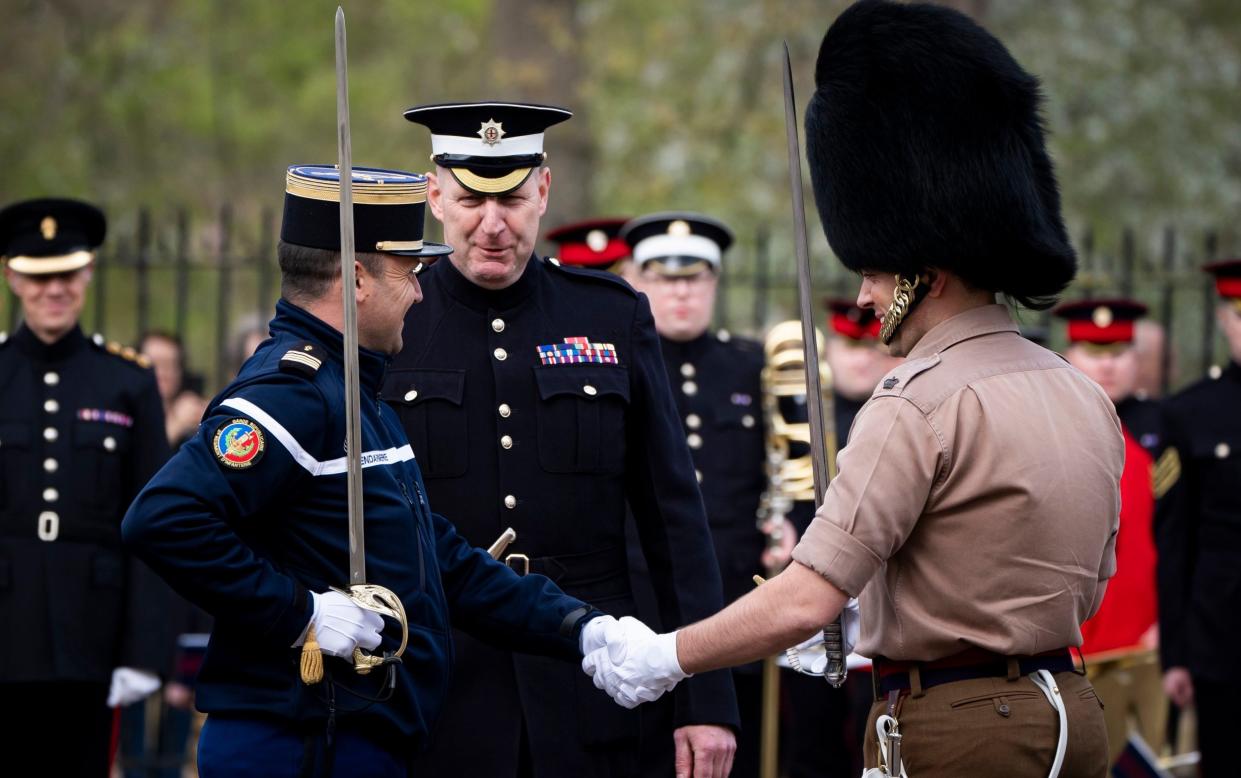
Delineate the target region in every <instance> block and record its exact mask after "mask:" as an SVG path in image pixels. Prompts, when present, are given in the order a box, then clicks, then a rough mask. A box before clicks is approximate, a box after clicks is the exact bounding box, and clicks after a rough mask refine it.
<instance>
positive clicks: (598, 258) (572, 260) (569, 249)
mask: <svg viewBox="0 0 1241 778" xmlns="http://www.w3.org/2000/svg"><path fill="white" fill-rule="evenodd" d="M627 256H629V244H628V243H626V242H625V241H623V240H621V239H620V238H612V239H610V240H608V245H607V246H605V247H604V249H603V251H595V250H594V249H592V248H591V247H590V246H588V245H586V244H585V243H562V244H561V245H560V261H561V262H564V263H565V264H567V265H610V264H612V263H613V262H616V261H617V260H620V259H624V258H625V257H627Z"/></svg>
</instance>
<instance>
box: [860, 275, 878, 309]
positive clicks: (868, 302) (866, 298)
mask: <svg viewBox="0 0 1241 778" xmlns="http://www.w3.org/2000/svg"><path fill="white" fill-rule="evenodd" d="M855 302H856V303H857V307H859V308H871V307H873V306H874V304H875V301H874V299H873V298H872V297H871V296H870V285H869V284H867V283H866V282H865V281H863V282H862V283H861V284H859V285H858V289H857V300H856V301H855Z"/></svg>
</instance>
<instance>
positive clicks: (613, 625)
mask: <svg viewBox="0 0 1241 778" xmlns="http://www.w3.org/2000/svg"><path fill="white" fill-rule="evenodd" d="M617 629H619V622H618V621H617V620H616V619H614V618H612V617H611V616H596V617H595V618H593V619H591V620H590V621H588V622H586V624H585V626H583V627H582V632H581V634H580V635H578V647H579V648H580V649H581V651H582V656H586V655H587V654H589V653H590V652H592V651H597V650H599V649H601V648H603V647H604V646H605V645H607V643H608V636H609V635H611V636H612V639H613V640H616V639H618V638H619V633H617V632H616V630H617Z"/></svg>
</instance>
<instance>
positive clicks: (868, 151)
mask: <svg viewBox="0 0 1241 778" xmlns="http://www.w3.org/2000/svg"><path fill="white" fill-rule="evenodd" d="M1040 101H1041V95H1040V91H1039V84H1038V80H1037V79H1036V78H1035V77H1034V76H1032V75H1030V74H1029V73H1027V72H1026V71H1025V70H1023V69H1022V68H1021V66H1020V65H1018V64H1017V62H1016V61H1015V60H1014V59H1013V57H1012V55H1010V54H1009V53H1008V50H1007V49H1005V48H1004V45H1003V44H1002V43H1000V42H999V41H998V40H997V39H996V38H995V37H994V36H993V35H991V34H990V33H989V32H987V31H986V30H984V29H983V28H982V27H980V26H979V25H978V24H976V23H975V22H974V21H972V20H971V19H970V18H968V17H967V16H965V15H964V14H962V13H959V12H957V11H953V10H951V9H948V8H943V7H941V6H935V5H929V4H909V5H906V4H898V3H894V2H888V0H860V2H857V3H855V4H854V5H852V6H850V7H849V8H848V9H847V10H846V11H845V12H844V13H842V14H841V15H840V17H839V18H837V19H836V21H835V23H833V24H832V26H831V27H830V28H829V29H828V31H827V35H825V36H824V38H823V44H822V46H821V47H820V49H819V59H818V62H817V63H816V65H815V93H814V96H813V97H812V98H811V100H810V104H809V106H808V107H807V109H806V149H807V156H808V158H809V163H810V177H811V180H812V182H813V183H814V196H815V202H816V204H817V205H818V208H819V217H820V219H822V221H823V230H824V232H826V234H827V239H828V242H829V243H830V244H831V246H832V250H833V251H834V252H835V253H836V255H837V256H838V257H840V259H841V261H842V262H843V263H844V264H845V266H846V267H848V268H849V269H851V270H855V271H857V270H861V269H864V268H865V269H868V270H875V271H880V272H895V273H901V274H902V275H905V276H906V277H909V276H912V275H914V274H916V273H919V272H921V271H923V270H924V269H926V268H929V267H939V268H944V269H945V270H949V271H951V272H953V273H955V274H957V275H959V276H960V277H961V278H963V279H964V280H965V281H966V282H967V283H969V284H971V285H973V286H976V287H980V288H983V289H989V290H992V291H996V292H1002V293H1004V294H1006V295H1008V296H1009V297H1011V298H1013V299H1015V300H1017V301H1018V302H1020V303H1022V304H1023V305H1026V306H1029V307H1036V308H1046V307H1049V306H1050V305H1051V304H1052V303H1053V302H1054V300H1055V296H1056V295H1057V294H1059V293H1060V292H1061V291H1062V290H1063V289H1064V288H1065V286H1067V285H1068V283H1069V282H1070V281H1072V280H1073V276H1074V274H1075V273H1076V271H1077V259H1076V256H1075V255H1074V252H1073V248H1072V246H1071V245H1070V244H1069V239H1068V235H1067V234H1066V232H1065V229H1064V221H1063V219H1062V218H1061V215H1060V193H1059V190H1058V187H1057V184H1056V176H1055V172H1054V170H1053V169H1052V163H1051V159H1050V158H1049V157H1048V156H1047V150H1046V148H1045V147H1044V144H1043V134H1044V130H1043V124H1042V119H1041V118H1040V115H1039V103H1040Z"/></svg>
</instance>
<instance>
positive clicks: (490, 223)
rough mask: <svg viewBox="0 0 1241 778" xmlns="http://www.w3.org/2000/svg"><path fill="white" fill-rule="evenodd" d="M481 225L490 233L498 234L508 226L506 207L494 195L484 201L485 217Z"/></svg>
mask: <svg viewBox="0 0 1241 778" xmlns="http://www.w3.org/2000/svg"><path fill="white" fill-rule="evenodd" d="M479 226H480V227H481V228H482V230H483V231H484V232H485V233H487V234H488V235H498V234H499V233H501V232H503V231H504V228H505V226H506V225H505V221H504V208H502V207H501V206H500V203H499V201H498V200H496V199H495V198H494V197H488V198H487V199H486V200H484V201H483V218H482V221H481V222H480V223H479Z"/></svg>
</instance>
